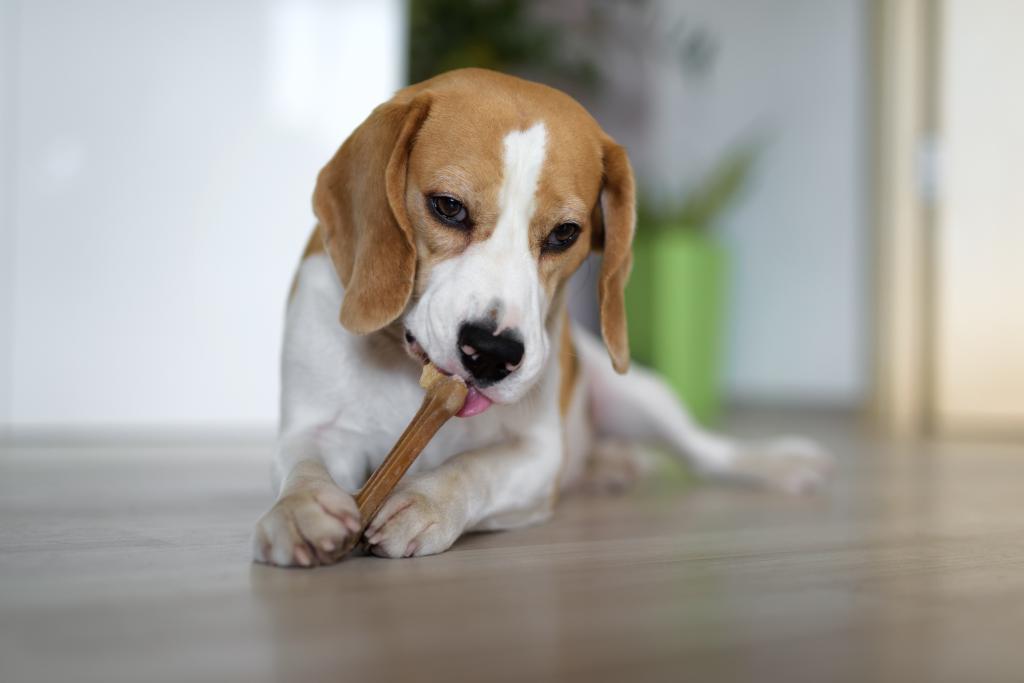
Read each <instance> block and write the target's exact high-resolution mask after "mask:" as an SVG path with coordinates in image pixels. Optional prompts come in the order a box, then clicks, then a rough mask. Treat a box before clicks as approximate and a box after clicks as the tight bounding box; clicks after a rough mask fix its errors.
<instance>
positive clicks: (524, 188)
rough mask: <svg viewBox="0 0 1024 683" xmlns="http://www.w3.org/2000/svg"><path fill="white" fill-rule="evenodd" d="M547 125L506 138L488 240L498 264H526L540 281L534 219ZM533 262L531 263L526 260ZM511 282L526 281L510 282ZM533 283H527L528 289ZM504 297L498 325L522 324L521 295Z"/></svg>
mask: <svg viewBox="0 0 1024 683" xmlns="http://www.w3.org/2000/svg"><path fill="white" fill-rule="evenodd" d="M547 141H548V132H547V128H545V127H544V124H543V123H536V124H534V125H533V126H531V127H530V128H527V129H526V130H517V131H512V132H511V133H509V134H508V135H506V136H505V139H504V140H503V152H504V154H503V156H502V177H501V189H500V190H499V191H498V222H497V224H496V225H495V226H494V234H492V235H491V237H490V239H488V240H487V242H488V245H487V246H488V251H489V252H490V253H491V255H492V258H494V259H495V261H496V262H495V266H496V267H497V268H510V267H511V268H516V269H520V270H519V272H522V270H521V269H523V268H525V269H526V272H522V276H523V277H529V278H532V279H533V280H534V281H536V278H537V267H536V264H535V263H534V259H533V257H532V255H531V252H530V221H531V220H532V219H533V214H534V212H535V211H536V209H537V198H536V197H537V184H538V183H539V181H540V174H541V171H542V170H543V168H544V157H545V152H546V147H547ZM527 263H528V264H529V265H528V266H527V265H526V264H527ZM508 284H509V285H513V284H519V285H520V286H522V285H524V284H526V283H508ZM527 288H529V286H527V287H524V289H527ZM508 294H511V296H507V297H502V298H504V299H505V301H504V302H503V303H505V304H506V308H505V310H504V316H503V318H502V319H501V320H500V321H498V329H499V330H501V329H504V328H509V327H518V326H519V324H520V318H521V316H522V314H523V311H522V309H521V307H520V305H517V304H520V303H525V302H519V301H517V299H518V297H516V296H515V293H513V292H509V293H508Z"/></svg>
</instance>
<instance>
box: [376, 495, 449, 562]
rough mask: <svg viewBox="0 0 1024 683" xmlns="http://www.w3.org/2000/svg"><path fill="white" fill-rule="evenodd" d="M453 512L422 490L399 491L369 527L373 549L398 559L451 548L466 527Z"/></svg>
mask: <svg viewBox="0 0 1024 683" xmlns="http://www.w3.org/2000/svg"><path fill="white" fill-rule="evenodd" d="M449 512H450V511H449V510H446V509H445V506H443V505H441V504H439V503H437V502H435V501H433V500H431V499H430V498H429V497H428V496H426V495H424V494H422V493H418V492H415V491H410V490H400V491H396V492H395V493H393V494H392V495H391V497H390V498H388V499H387V501H385V503H384V506H383V507H381V509H380V512H378V513H377V516H376V517H374V519H373V522H371V523H370V526H369V527H368V528H367V529H366V541H367V543H368V544H369V546H370V552H372V553H373V554H374V555H378V556H380V557H391V558H398V557H413V556H420V555H434V554H436V553H440V552H443V551H445V550H447V549H448V547H449V546H451V544H452V543H454V542H455V540H456V539H457V538H458V537H459V533H461V530H462V527H461V525H459V524H458V523H457V522H456V521H455V520H454V519H453V518H452V515H451V514H449Z"/></svg>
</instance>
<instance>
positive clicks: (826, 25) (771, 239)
mask: <svg viewBox="0 0 1024 683" xmlns="http://www.w3.org/2000/svg"><path fill="white" fill-rule="evenodd" d="M662 4H663V6H664V7H665V11H666V13H667V14H671V12H673V11H674V12H677V13H678V15H679V16H682V17H684V18H687V19H688V20H689V22H690V25H691V26H698V27H704V28H705V29H706V30H707V31H708V32H709V33H710V35H712V36H714V37H715V39H716V40H717V42H718V47H717V57H716V59H715V61H714V64H713V67H712V68H711V70H710V71H709V72H708V74H707V76H706V78H696V79H688V80H687V81H685V82H684V81H681V80H680V79H679V78H672V77H671V76H670V74H666V73H664V70H665V69H666V68H667V67H665V66H662V67H660V69H662V73H657V72H656V73H655V75H654V79H655V80H656V81H657V82H658V83H659V84H661V85H660V87H659V88H657V89H656V90H657V91H658V92H660V93H661V94H660V96H658V97H656V98H655V100H654V103H653V111H652V112H651V113H652V116H651V118H650V121H649V123H650V125H649V127H648V134H649V136H650V137H649V138H648V140H649V144H650V149H652V150H654V158H651V159H649V163H650V167H649V168H648V170H649V171H651V172H653V173H655V174H657V175H659V176H661V177H677V178H692V177H693V176H694V174H695V172H696V171H698V170H703V169H705V168H707V165H708V164H709V163H711V162H712V161H713V160H714V159H715V158H717V156H718V155H719V154H721V152H722V150H723V149H725V148H726V147H727V146H728V145H730V144H732V143H734V142H735V141H737V140H738V139H741V138H742V137H744V136H749V135H750V134H755V135H758V136H760V137H762V138H763V139H764V140H765V141H766V143H767V146H766V148H765V149H764V152H763V156H762V158H761V160H760V163H759V166H758V170H757V175H756V179H755V182H754V183H753V185H752V187H751V188H750V192H749V193H748V194H747V195H746V197H745V198H744V201H742V202H741V203H740V204H739V205H738V206H737V209H736V210H735V211H734V212H732V213H731V214H730V215H729V216H728V217H727V218H726V221H725V224H724V225H723V226H722V228H723V230H722V231H721V233H720V236H721V237H722V239H723V241H724V242H725V243H726V244H727V246H728V247H729V249H730V253H731V254H732V257H733V275H732V292H731V296H730V303H731V317H730V333H729V335H728V336H729V342H730V346H729V349H728V354H727V360H726V364H727V365H726V369H727V381H728V386H729V390H730V393H731V395H732V396H733V397H734V398H737V399H741V400H765V399H772V400H775V399H783V400H790V401H798V402H800V401H804V402H806V401H815V402H817V401H826V402H830V403H856V402H858V401H859V400H861V398H862V397H863V395H864V392H865V390H866V386H865V382H866V374H867V373H866V368H867V345H868V339H869V336H868V330H867V324H868V320H867V315H866V305H867V304H866V299H867V293H868V290H867V287H868V273H867V257H868V247H869V244H868V240H869V231H868V224H867V220H868V215H867V206H868V204H867V200H868V194H867V192H868V190H867V188H868V176H867V163H868V160H867V152H868V146H869V143H868V127H867V121H868V112H869V109H868V102H867V76H868V74H867V71H868V68H869V62H868V53H867V50H868V35H867V31H868V21H867V3H866V2H864V1H863V0H831V1H829V2H820V1H819V0H775V1H774V2H721V1H720V0H686V1H685V2H675V1H669V0H663V3H662Z"/></svg>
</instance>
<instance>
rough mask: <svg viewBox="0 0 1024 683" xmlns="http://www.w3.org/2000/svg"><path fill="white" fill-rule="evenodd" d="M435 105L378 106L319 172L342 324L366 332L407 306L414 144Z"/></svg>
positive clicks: (412, 266) (316, 200) (320, 205)
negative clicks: (341, 293)
mask: <svg viewBox="0 0 1024 683" xmlns="http://www.w3.org/2000/svg"><path fill="white" fill-rule="evenodd" d="M429 110H430V101H429V99H428V97H427V96H426V95H420V96H418V97H416V98H413V99H411V100H407V101H402V102H399V101H397V100H392V101H390V102H387V103H385V104H382V105H380V106H379V107H377V108H376V109H374V110H373V113H372V114H370V116H369V118H367V119H366V121H364V122H363V123H362V124H361V125H360V126H359V127H358V128H356V130H355V132H353V133H352V135H350V136H349V138H348V139H347V140H346V141H345V143H344V144H343V145H342V146H341V149H339V150H338V152H337V154H335V155H334V158H333V159H331V160H330V161H329V162H328V163H327V165H326V166H324V168H323V170H322V171H320V175H319V177H318V178H317V183H316V190H314V192H313V211H314V212H315V213H316V217H317V220H319V222H320V226H321V232H322V234H323V238H324V246H325V248H326V250H327V253H328V254H329V255H330V257H331V261H333V262H334V268H335V269H336V270H337V271H338V277H339V278H340V279H341V283H342V284H343V285H344V286H345V299H344V301H343V302H342V304H341V314H340V319H341V324H342V325H344V326H345V328H346V329H347V330H349V331H350V332H354V333H356V334H366V333H369V332H375V331H376V330H379V329H381V328H382V327H385V326H387V325H389V324H390V323H391V322H392V321H394V320H395V319H396V318H397V317H398V316H399V315H401V314H402V311H404V310H405V307H406V305H407V304H408V302H409V297H410V295H411V294H412V290H413V283H414V281H415V278H416V242H415V238H414V235H413V231H412V225H411V224H410V222H409V215H408V213H407V212H406V209H405V182H406V170H407V167H408V160H409V150H410V148H411V146H412V143H413V139H414V138H415V136H416V133H417V131H418V130H419V128H420V126H421V125H422V123H423V121H424V119H426V117H427V113H428V112H429Z"/></svg>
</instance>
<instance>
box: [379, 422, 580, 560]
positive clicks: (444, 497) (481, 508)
mask: <svg viewBox="0 0 1024 683" xmlns="http://www.w3.org/2000/svg"><path fill="white" fill-rule="evenodd" d="M557 433H558V432H557V427H556V430H555V434H557ZM561 463H562V443H561V438H559V437H558V436H555V437H554V438H544V437H543V436H538V435H533V436H526V437H522V438H519V439H517V440H515V441H513V442H509V443H505V444H502V445H497V446H492V447H489V448H484V449H480V450H474V451H467V452H465V453H462V454H460V455H457V456H455V457H453V458H451V459H449V460H447V461H446V462H444V463H443V464H442V465H440V466H439V467H437V468H436V469H434V470H431V471H429V472H423V473H418V474H416V475H413V476H411V477H408V478H407V479H406V480H404V481H403V482H402V483H401V484H400V485H399V486H398V488H397V489H396V490H395V492H394V493H393V494H392V495H391V497H390V498H388V500H387V501H386V502H385V503H384V506H383V507H382V508H381V509H380V512H378V513H377V516H376V517H374V519H373V521H372V522H371V523H370V526H369V528H368V529H367V531H366V538H367V540H368V542H369V544H370V549H371V551H372V552H373V553H374V554H376V555H380V556H383V557H411V556H414V555H433V554H435V553H440V552H443V551H444V550H447V549H448V547H449V546H451V544H452V543H454V542H455V541H456V540H457V539H458V538H459V536H461V535H462V533H463V532H464V531H467V530H474V529H489V530H490V529H507V528H511V527H517V526H524V525H526V524H532V523H536V522H540V521H543V520H544V519H546V518H547V517H549V516H550V514H551V509H552V504H553V502H554V491H555V487H556V485H557V479H558V472H559V469H560V467H561Z"/></svg>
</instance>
